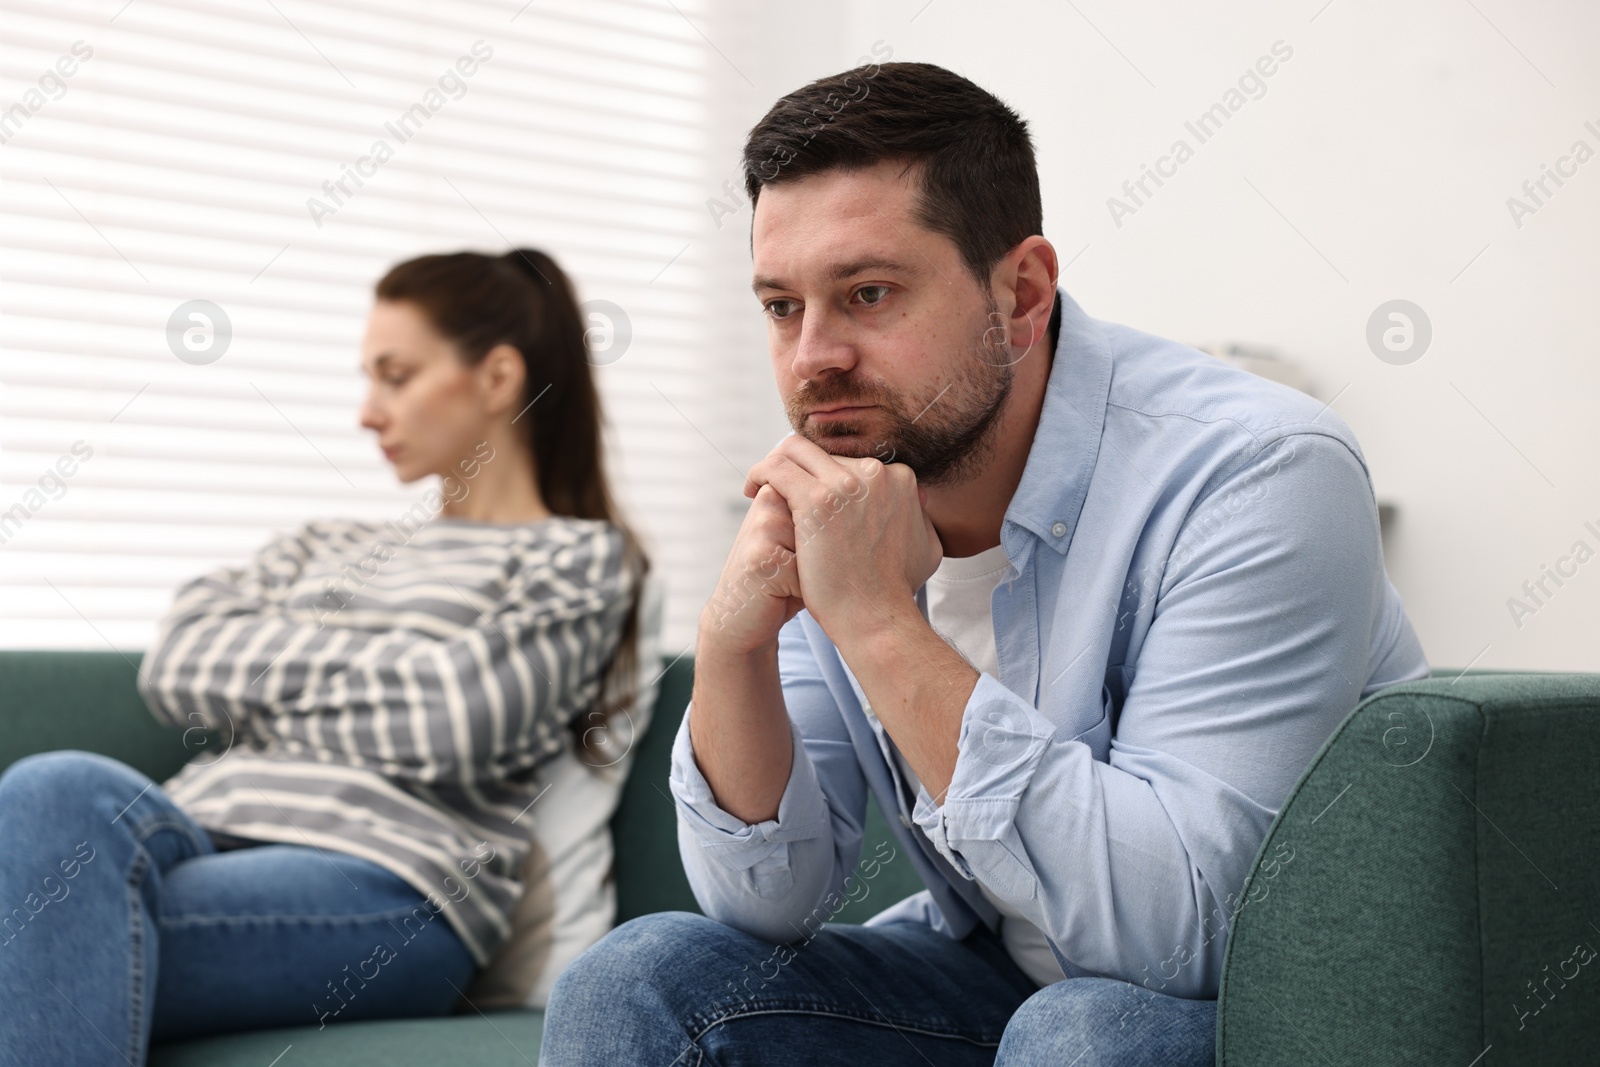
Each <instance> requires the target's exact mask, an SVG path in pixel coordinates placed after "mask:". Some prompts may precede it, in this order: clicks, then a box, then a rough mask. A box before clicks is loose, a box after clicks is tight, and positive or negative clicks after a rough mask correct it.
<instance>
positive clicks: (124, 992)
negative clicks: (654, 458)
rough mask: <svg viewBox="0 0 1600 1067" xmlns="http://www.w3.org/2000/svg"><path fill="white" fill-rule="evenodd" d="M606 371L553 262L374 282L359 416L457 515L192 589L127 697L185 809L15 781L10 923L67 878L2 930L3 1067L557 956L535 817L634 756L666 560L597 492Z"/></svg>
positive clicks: (352, 1010)
mask: <svg viewBox="0 0 1600 1067" xmlns="http://www.w3.org/2000/svg"><path fill="white" fill-rule="evenodd" d="M586 357H587V352H586V349H585V343H584V327H583V322H582V320H581V317H580V314H579V310H578V308H577V306H576V303H575V301H574V299H573V294H572V290H571V287H570V285H569V283H568V281H567V278H566V277H565V275H564V274H563V273H562V272H561V270H560V269H559V268H558V267H557V266H556V264H555V263H554V262H552V261H551V260H550V258H549V257H547V256H545V255H543V254H542V253H539V252H537V251H533V250H529V249H522V250H516V251H513V252H511V253H509V254H507V255H505V256H501V257H490V256H484V255H480V254H477V253H467V252H463V253H458V254H454V255H432V256H423V257H421V258H418V259H414V260H410V261H408V262H405V263H401V264H400V265H398V266H396V267H395V268H394V269H392V270H391V271H390V272H389V273H388V274H387V275H386V276H385V277H384V278H383V279H382V280H381V281H380V282H379V283H378V286H377V300H376V302H375V305H374V307H373V310H372V313H371V317H370V319H369V321H368V324H367V330H366V337H365V341H364V345H363V353H362V370H363V372H364V373H365V374H367V375H368V376H369V378H370V379H371V382H370V386H369V391H368V394H367V397H366V400H365V403H364V404H363V406H362V409H361V424H362V425H363V426H364V427H366V428H368V429H370V430H372V431H374V432H375V433H376V435H377V438H378V444H379V446H380V447H381V448H382V449H383V450H384V453H385V455H386V456H388V458H389V459H390V460H391V461H392V462H393V464H394V466H395V469H396V473H397V474H398V476H399V478H400V479H401V480H402V481H404V482H412V481H415V480H417V479H419V478H422V477H425V476H427V475H430V474H437V475H440V476H442V477H443V479H444V481H443V485H442V490H443V492H442V494H440V493H438V492H434V493H432V494H430V495H431V496H432V497H434V498H436V499H435V501H434V503H436V504H437V506H438V508H439V510H438V513H437V515H434V516H431V517H430V516H429V515H428V514H427V513H426V511H424V509H422V508H421V507H420V506H418V507H414V508H413V509H412V512H413V513H415V514H413V513H407V514H406V515H402V516H399V517H398V518H396V519H395V520H393V521H388V522H369V521H355V520H319V521H313V522H308V523H306V524H305V525H304V526H302V527H301V528H300V529H299V530H297V531H295V532H293V533H291V534H286V535H283V536H279V537H277V538H275V539H273V540H272V541H271V542H270V543H269V544H268V545H267V546H266V547H265V548H263V549H262V550H261V551H260V552H259V553H258V554H257V555H256V556H255V558H254V559H253V561H252V562H251V563H250V564H249V565H248V566H246V567H243V568H223V569H219V570H216V571H213V572H211V573H209V574H206V575H203V576H201V577H199V578H196V579H194V580H193V581H191V582H189V583H187V584H186V585H184V586H183V587H182V588H180V589H179V590H178V592H177V594H176V596H175V599H174V603H173V606H172V608H171V609H170V611H169V613H168V615H167V617H166V619H165V620H164V621H163V624H162V626H161V630H160V633H159V636H158V637H157V639H156V641H155V643H154V645H153V646H152V647H151V648H150V650H149V651H148V652H147V653H146V655H145V657H144V660H143V663H142V664H141V666H140V672H139V679H138V685H139V690H140V692H141V694H142V695H143V696H144V698H145V700H146V702H147V703H148V704H149V705H150V707H151V709H152V710H153V711H154V712H155V714H156V715H157V716H158V717H159V718H161V719H163V720H165V721H168V722H171V723H174V724H176V725H180V726H183V727H186V728H188V732H186V734H185V739H186V741H187V742H188V743H190V745H191V746H192V747H193V748H194V749H195V751H196V752H197V754H196V755H195V756H194V758H193V759H192V760H191V761H190V762H189V763H188V764H187V765H186V766H185V767H184V768H183V769H182V770H181V771H180V772H179V773H178V774H177V775H176V776H174V777H173V778H172V779H171V780H170V781H168V782H166V783H165V784H164V785H157V784H156V783H154V782H152V781H151V780H149V779H148V778H146V777H145V776H144V775H142V774H141V773H139V772H138V771H136V770H134V769H133V768H131V767H128V766H126V765H125V764H122V763H120V762H118V761H116V760H112V759H109V758H107V757H103V756H98V755H93V754H90V753H87V752H78V751H65V752H51V753H44V754H41V755H36V756H32V757H29V758H27V759H24V760H20V761H18V762H17V763H15V764H14V765H13V766H12V767H11V768H10V769H9V770H8V771H7V772H6V773H5V775H4V776H3V777H0V907H4V908H10V907H11V906H12V905H13V904H20V903H21V902H22V901H23V900H24V899H31V898H29V896H28V895H29V894H30V893H33V892H35V891H36V889H37V887H38V886H39V885H40V879H41V878H44V877H47V876H49V877H51V882H52V883H53V884H55V885H58V886H64V887H70V888H69V890H68V891H69V892H70V899H68V898H67V897H66V896H62V897H61V898H60V903H58V904H56V905H55V906H54V907H52V908H51V909H50V910H49V911H46V912H44V913H43V914H39V915H37V916H36V917H35V918H34V919H33V920H32V921H31V922H29V923H28V924H27V926H26V928H13V927H6V926H5V925H4V923H3V922H0V997H3V1000H0V1003H3V1004H4V1005H5V1007H4V1009H3V1010H0V1063H7V1064H10V1063H16V1064H41V1063H72V1064H92V1063H107V1064H112V1063H120V1062H126V1063H133V1064H138V1063H142V1062H144V1057H145V1054H146V1049H147V1046H148V1044H149V1043H150V1042H151V1041H157V1042H159V1041H165V1040H174V1039H180V1038H185V1037H190V1036H194V1035H198V1034H203V1033H211V1032H219V1031H229V1030H239V1029H253V1028H257V1027H264V1026H303V1025H307V1024H310V1023H313V1022H316V1023H318V1024H319V1025H323V1026H325V1025H327V1024H328V1023H329V1022H342V1021H348V1020H352V1019H364V1018H375V1017H383V1016H399V1015H439V1014H445V1013H447V1012H449V1011H451V1010H452V1009H453V1008H454V1007H456V1006H457V1004H458V1002H459V1001H461V1000H462V998H463V996H464V995H465V994H466V991H467V990H468V988H469V983H470V982H471V981H472V980H473V978H474V976H475V975H478V976H479V977H482V975H480V974H479V972H480V971H481V970H482V969H483V968H485V967H487V966H489V964H490V963H491V962H493V961H494V960H495V959H496V957H497V956H498V955H500V954H501V953H502V950H506V949H508V948H509V947H510V943H511V942H512V940H513V935H514V933H516V932H517V931H514V929H513V927H514V921H513V920H514V919H517V920H518V921H526V919H527V916H526V915H523V916H520V917H519V915H518V912H519V904H523V905H530V904H531V906H532V907H533V910H534V912H539V911H540V910H541V909H543V912H544V914H543V916H542V920H541V921H543V922H544V929H543V935H542V936H546V937H547V938H548V936H549V926H550V923H551V921H552V920H551V916H550V914H549V913H550V911H551V910H552V909H551V908H550V907H549V906H548V901H546V902H544V903H539V902H535V901H533V899H532V895H529V896H527V897H525V896H524V894H523V892H522V886H521V885H520V884H519V878H520V876H521V875H522V873H523V872H524V870H525V869H532V868H535V867H539V866H540V865H541V864H543V865H544V869H545V870H546V871H547V872H548V870H549V867H550V864H549V862H548V857H547V856H544V855H543V854H541V845H540V841H539V834H538V832H537V831H536V829H535V827H536V825H537V824H538V822H539V819H540V818H548V817H549V815H550V814H551V813H552V811H553V810H554V809H553V808H552V807H550V805H554V804H559V803H561V802H562V801H560V800H559V799H552V798H545V797H543V793H544V791H545V790H547V789H549V788H550V786H551V785H552V783H555V782H557V781H558V780H559V781H562V782H570V781H572V780H573V774H572V771H571V770H570V768H571V767H573V766H574V765H575V764H577V763H580V762H581V763H586V764H588V765H590V766H591V767H596V768H601V767H603V766H604V765H605V764H608V763H615V762H617V761H618V756H617V754H616V753H615V751H612V750H608V749H607V747H606V741H607V739H608V737H609V736H610V734H611V731H610V730H608V726H610V725H611V723H610V719H611V716H612V715H613V714H618V713H619V712H622V711H625V710H626V709H627V708H628V705H629V704H630V702H631V701H632V700H633V699H634V697H635V695H636V693H637V690H638V688H639V686H638V684H637V683H638V681H639V680H640V678H641V677H642V676H641V675H640V674H639V670H640V660H639V649H638V647H637V642H638V639H639V597H640V590H641V589H642V588H643V581H644V575H645V572H646V570H647V569H648V561H647V559H646V557H645V555H644V553H643V552H642V551H641V550H640V548H639V546H638V544H637V542H636V540H635V538H634V536H633V534H632V532H631V531H630V530H629V528H628V527H627V525H626V524H624V523H623V522H622V521H621V519H620V518H619V516H618V514H617V510H616V508H615V506H614V504H613V503H612V500H611V497H610V494H609V491H608V489H607V482H606V477H605V472H604V469H603V463H602V444H601V421H602V420H601V413H600V404H599V398H598V395H597V393H596V390H595V385H594V381H593V377H592V374H591V370H590V364H589V362H588V360H587V358H586ZM583 770H587V769H586V768H584V769H583ZM602 773H603V772H602ZM565 788H566V787H563V789H562V790H558V793H560V792H563V791H564V790H565ZM603 788H610V789H611V790H612V794H611V795H612V797H613V799H614V793H615V783H614V782H611V783H609V784H608V785H606V786H605V787H603ZM601 795H602V796H603V795H604V794H603V793H602V794H601ZM541 800H543V802H544V804H545V805H546V806H545V807H541V808H535V805H536V804H538V803H540V802H541ZM585 806H586V807H588V808H593V807H594V806H595V805H594V804H592V803H589V802H588V801H585ZM535 813H537V815H538V817H537V818H536V817H535ZM602 818H603V815H602ZM585 825H588V826H590V827H591V828H592V829H596V830H598V832H599V833H601V834H603V833H604V832H605V828H604V823H603V822H600V823H598V824H596V823H594V821H593V820H592V819H591V820H590V822H588V823H586V824H585ZM605 845H606V848H605V850H604V859H605V860H607V861H609V839H607V841H606V843H605ZM592 851H593V850H591V852H592ZM574 854H576V853H574ZM69 868H70V870H71V874H70V875H69V874H68V873H67V872H68V870H69ZM62 879H70V880H69V881H62ZM544 890H545V895H546V896H548V886H546V887H544ZM52 899H54V898H52ZM520 910H521V911H522V912H526V911H527V910H528V909H527V908H521V909H520ZM535 918H538V916H535ZM558 918H559V917H558ZM601 932H603V930H597V931H594V933H593V936H594V937H598V936H599V934H600V933H601ZM581 947H582V946H572V945H568V946H566V948H565V949H564V951H565V952H566V954H567V955H568V956H571V955H575V952H574V951H573V949H574V948H576V949H577V951H581ZM519 951H520V952H521V956H522V958H523V960H524V962H526V959H527V956H528V952H527V949H526V946H524V947H523V949H521V950H519ZM534 954H535V955H536V956H539V959H540V961H541V962H543V963H546V964H548V963H549V962H550V950H549V946H548V944H547V945H546V946H545V948H544V949H543V951H542V955H541V954H540V952H539V951H538V950H535V952H534ZM557 955H559V953H557ZM544 978H545V979H546V981H545V982H544V985H545V987H547V986H548V983H549V981H553V975H546V976H544ZM501 986H504V983H503V982H502V983H501Z"/></svg>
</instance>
